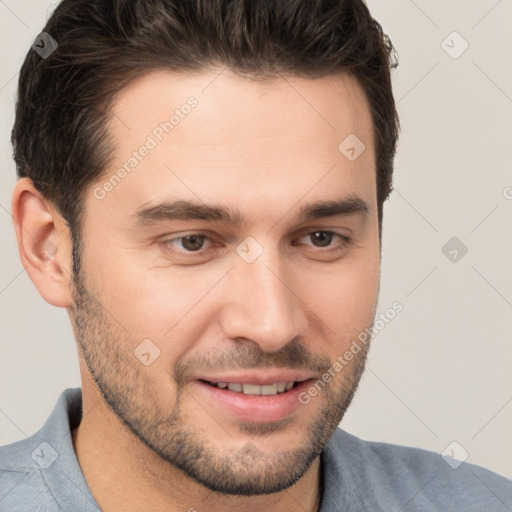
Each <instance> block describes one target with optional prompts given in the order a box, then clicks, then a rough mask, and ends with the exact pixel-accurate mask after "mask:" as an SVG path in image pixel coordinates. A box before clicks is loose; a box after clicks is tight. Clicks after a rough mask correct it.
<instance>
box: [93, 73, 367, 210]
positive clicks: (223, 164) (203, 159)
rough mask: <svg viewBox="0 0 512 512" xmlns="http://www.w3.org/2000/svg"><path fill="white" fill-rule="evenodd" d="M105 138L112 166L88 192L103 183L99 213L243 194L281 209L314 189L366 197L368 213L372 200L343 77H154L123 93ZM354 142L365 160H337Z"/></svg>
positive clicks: (352, 100) (353, 94)
mask: <svg viewBox="0 0 512 512" xmlns="http://www.w3.org/2000/svg"><path fill="white" fill-rule="evenodd" d="M109 129H110V132H111V134H112V135H113V137H114V140H115V143H116V146H117V147H116V152H115V162H114V164H113V165H112V166H111V167H110V168H109V169H108V170H107V172H106V173H105V174H104V176H102V177H101V179H100V180H98V182H97V183H96V185H98V184H99V185H100V186H103V185H104V184H105V183H107V182H108V181H110V182H111V185H109V186H108V187H107V188H108V195H107V196H106V200H105V201H104V202H103V204H102V206H103V207H105V206H106V204H109V205H111V208H116V211H120V212H123V209H126V211H125V212H124V213H125V214H127V215H128V214H131V213H133V209H134V208H138V207H140V205H142V204H147V203H150V202H152V201H158V200H159V199H160V200H161V199H164V198H165V197H166V196H168V195H169V194H172V195H173V196H174V197H176V196H180V197H187V198H190V199H195V200H197V199H200V200H201V201H205V202H208V201H210V202H219V198H220V199H221V200H223V201H225V202H228V203H229V202H230V201H231V202H237V201H238V202H239V201H240V193H241V192H243V196H244V198H245V199H246V200H247V201H248V202H249V203H250V202H251V201H259V202H260V204H261V205H263V202H261V201H262V200H264V199H265V198H266V199H274V200H275V199H278V200H279V201H281V202H283V203H288V207H289V202H290V201H293V202H296V201H297V200H298V199H299V197H298V194H303V193H305V192H306V191H307V190H308V189H313V188H314V189H315V190H316V191H318V193H319V194H323V195H325V194H326V193H328V192H329V191H332V192H333V193H335V195H336V197H339V196H340V195H343V193H345V194H352V193H354V192H355V193H358V195H359V196H364V195H365V194H366V200H367V202H369V203H370V202H372V199H373V197H372V196H374V195H375V194H374V188H375V161H374V160H375V154H374V142H373V129H372V121H371V114H370V110H369V105H368V102H367V99H366V96H365V94H364V91H363V90H362V88H361V87H360V86H359V84H358V83H357V81H356V79H355V78H353V77H351V76H349V75H346V74H336V75H329V76H325V77H322V78H315V79H306V78H298V77H291V76H284V75H283V76H278V77H276V78H273V79H266V80H255V79H248V78H242V77H240V76H237V75H235V74H233V73H231V72H229V71H227V70H219V69H215V70H205V71H201V72H187V73H171V72H168V71H159V72H152V73H150V74H147V75H145V76H143V77H141V78H139V79H137V80H135V81H134V82H132V83H131V84H130V85H128V86H127V87H126V88H125V89H123V90H122V91H121V93H120V94H119V95H118V97H117V99H116V101H115V103H114V105H113V108H112V116H111V120H110V123H109ZM346 140H348V141H349V142H348V143H344V141H346ZM354 141H355V144H356V150H357V151H360V150H361V148H364V152H363V153H362V154H361V156H360V157H359V158H357V159H356V160H351V159H349V158H347V154H344V153H343V151H344V150H346V149H347V148H346V147H345V146H347V145H348V146H354ZM357 145H359V146H357ZM349 149H350V148H349ZM349 156H350V154H349ZM121 169H124V170H123V171H121V172H119V171H120V170H121ZM333 169H334V170H333ZM331 170H333V172H330V171H331ZM111 178H114V179H111ZM313 193H314V191H313ZM107 199H108V200H107ZM128 203H129V204H128ZM129 208H130V209H131V211H128V209H129Z"/></svg>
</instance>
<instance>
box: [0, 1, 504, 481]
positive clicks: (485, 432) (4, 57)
mask: <svg viewBox="0 0 512 512" xmlns="http://www.w3.org/2000/svg"><path fill="white" fill-rule="evenodd" d="M56 3H57V2H48V1H41V0H20V1H17V2H14V0H5V1H2V2H0V20H1V21H0V23H1V25H0V26H1V30H0V39H1V43H2V44H1V45H0V55H1V66H0V109H1V116H0V155H1V163H2V174H1V181H0V230H1V236H0V251H1V255H2V260H1V261H2V264H1V266H0V311H1V333H0V335H1V340H2V341H1V344H0V445H2V444H7V443H9V442H13V441H16V440H18V439H22V438H23V437H25V436H28V435H31V434H32V433H34V432H35V431H36V430H37V429H38V428H39V427H40V426H41V425H42V424H43V423H44V421H45V420H46V418H47V417H48V415H49V413H50V412H51V410H52V409H53V407H54V405H55V402H56V400H57V398H58V396H59V394H60V393H61V391H62V390H64V389H65V388H67V387H74V386H79V385H80V375H79V371H78V357H77V353H76V348H75V343H74V340H73V335H72V331H71V327H70V324H69V320H68V317H67V315H66V312H65V311H64V310H59V309H56V308H54V307H52V306H50V305H48V304H47V303H45V302H44V301H43V299H42V298H41V297H40V296H39V294H38V293H37V291H36V289H35V288H34V286H33V285H32V283H31V281H30V279H29V278H28V276H27V274H26V272H25V271H24V269H23V267H22V265H21V262H20V260H19V256H18V252H17V248H16V241H15V236H14V230H13V227H12V219H11V216H10V213H9V212H10V196H11V192H12V188H13V185H14V182H15V179H16V178H15V174H16V173H15V166H14V162H13V160H12V148H11V145H10V132H11V129H12V124H13V119H14V97H15V90H16V86H17V73H18V71H19V68H20V66H21V63H22V61H23V59H24V57H25V55H26V53H27V51H28V49H29V48H30V46H31V44H32V42H33V40H34V39H35V37H36V36H37V35H38V34H39V32H41V29H42V27H43V25H44V23H45V20H46V18H47V16H48V15H49V13H50V12H51V10H52V6H54V5H56ZM369 6H370V9H371V10H372V12H373V15H374V16H375V17H376V18H377V20H379V21H380V22H381V24H382V25H383V28H384V30H385V31H386V32H387V33H388V34H389V36H390V37H391V39H392V41H393V43H394V45H395V47H396V48H397V50H398V53H399V60H400V65H399V67H398V69H397V70H395V71H393V80H394V91H395V97H396V100H397V105H398V110H399V114H400V118H401V124H402V132H401V139H400V144H399V147H398V154H397V159H396V168H395V178H394V187H395V190H394V192H393V193H392V195H391V198H390V200H389V201H388V202H386V205H385V210H384V229H383V255H382V279H381V293H380V301H379V312H378V315H379V314H380V313H383V312H384V311H386V310H387V309H388V308H389V307H390V306H391V304H393V303H394V302H395V301H399V302H400V303H401V304H402V305H403V311H402V312H400V313H399V314H398V315H396V317H395V318H394V319H393V320H392V321H390V322H389V323H388V324H386V325H385V327H384V328H383V329H382V330H381V331H380V332H379V333H378V334H377V336H376V337H375V339H374V341H373V347H372V349H371V351H370V357H369V361H368V367H367V371H366V373H365V375H364V377H363V380H362V382H361V385H360V388H359V391H358V393H357V395H356V398H355V400H354V402H353V404H352V406H351V408H350V410H349V412H348V413H347V415H346V417H345V418H344V420H343V422H342V426H343V428H345V429H346V430H348V431H350V432H352V433H355V434H356V435H358V436H360V437H362V438H365V439H370V440H380V441H386V442H391V443H396V444H403V445H409V446H418V447H423V448H426V449H429V450H433V451H436V452H439V453H441V452H443V450H444V449H445V448H446V447H447V446H448V445H450V443H452V442H453V441H456V442H457V443H459V445H460V446H461V447H462V449H463V450H466V451H467V452H468V454H469V455H468V460H469V461H470V462H473V463H476V464H480V465H483V466H485V467H488V468H490V469H492V470H494V471H496V472H499V473H501V474H504V475H505V476H507V477H508V478H511V477H512V440H511V439H512V437H511V436H510V432H511V431H512V385H511V384H512V379H511V377H510V368H511V367H512V343H511V334H510V333H511V331H512V265H511V262H512V241H511V240H512V238H511V234H512V229H511V228H512V223H511V219H512V173H511V161H512V149H511V148H512V139H511V136H512V129H511V128H512V99H511V98H512V66H511V64H510V63H511V61H512V55H511V53H512V3H511V2H510V1H496V0H485V1H484V0H480V1H478V2H476V1H462V0H457V1H450V2H445V1H441V0H429V1H427V0H421V1H420V0H416V1H414V2H413V1H412V0H387V1H385V2H382V1H380V2H379V1H377V0H371V1H370V2H369ZM454 31H456V32H458V33H459V34H460V36H461V37H462V38H463V39H461V37H459V36H457V35H453V34H452V33H453V32H454ZM464 40H465V41H467V43H468V45H469V46H468V48H467V50H466V51H465V52H464V53H462V55H460V56H458V57H457V58H453V57H454V56H456V55H457V53H459V51H460V50H461V49H462V48H463V45H464ZM443 41H445V42H444V43H443ZM445 50H446V51H445ZM447 51H448V53H447ZM449 53H451V56H450V55H449ZM453 237H456V238H457V240H455V241H452V242H451V243H452V244H455V245H454V246H453V247H452V246H451V245H449V246H448V247H447V248H445V249H444V251H443V247H444V246H445V244H447V243H448V242H449V240H451V239H452V238H453ZM461 244H464V246H465V247H466V248H467V253H466V254H465V255H464V256H463V257H461V254H462V252H461V248H462V245H461ZM453 250H456V251H457V257H456V259H457V261H456V262H454V261H451V260H450V259H449V258H453V257H454V256H455V253H454V252H453ZM450 251H452V253H451V254H450ZM445 253H446V254H448V256H446V255H445ZM457 450H459V451H460V448H459V447H458V446H457V447H456V450H455V452H457ZM440 456H441V455H440Z"/></svg>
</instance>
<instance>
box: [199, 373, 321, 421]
mask: <svg viewBox="0 0 512 512" xmlns="http://www.w3.org/2000/svg"><path fill="white" fill-rule="evenodd" d="M310 380H311V379H310ZM310 380H305V381H302V382H299V383H298V384H296V385H295V387H294V388H292V389H290V390H289V391H286V392H285V393H279V394H277V395H246V394H244V393H237V392H236V391H230V390H228V389H221V388H218V387H216V386H211V385H210V384H206V383H205V382H203V381H199V380H197V381H194V382H195V384H196V385H197V387H198V390H199V392H200V393H201V394H204V395H206V397H207V399H208V402H207V403H211V402H212V401H213V403H214V404H216V405H219V406H220V407H221V408H223V409H224V410H226V411H228V412H229V413H231V414H233V415H235V416H237V417H238V418H239V419H242V420H246V421H251V422H254V423H270V422H274V421H280V420H283V419H285V418H287V417H288V416H290V415H291V414H292V413H293V412H294V411H296V410H297V409H298V408H299V407H300V406H301V405H302V404H301V403H300V402H299V394H300V393H301V392H302V391H304V390H306V389H307V388H308V386H309V385H310Z"/></svg>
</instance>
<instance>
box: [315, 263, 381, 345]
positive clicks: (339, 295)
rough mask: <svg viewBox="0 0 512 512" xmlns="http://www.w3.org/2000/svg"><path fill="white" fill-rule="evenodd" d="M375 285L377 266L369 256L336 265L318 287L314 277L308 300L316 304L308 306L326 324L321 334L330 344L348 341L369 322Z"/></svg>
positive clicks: (372, 310) (372, 314) (374, 303)
mask: <svg viewBox="0 0 512 512" xmlns="http://www.w3.org/2000/svg"><path fill="white" fill-rule="evenodd" d="M378 288H379V265H378V261H377V262H376V261H374V260H373V259H371V260H366V261H363V260H361V261H360V262H357V263H351V264H347V265H346V266H340V267H338V269H337V270H336V271H335V272H331V273H330V274H329V275H328V277H324V278H323V279H322V283H321V286H320V285H319V281H318V280H317V284H316V291H315V293H314V294H313V295H311V294H310V298H309V299H308V303H311V304H313V305H316V306H312V309H313V311H314V312H315V313H316V314H317V315H318V316H319V317H320V318H321V320H322V321H323V322H324V323H325V324H326V325H327V326H328V327H326V329H325V331H324V332H325V336H326V337H327V338H328V339H330V340H333V341H332V343H333V344H335V345H336V346H340V345H343V346H345V345H346V344H350V342H351V340H352V339H354V338H356V337H357V335H358V334H359V333H360V332H362V331H363V330H364V329H365V328H367V327H369V326H370V325H371V323H372V321H373V318H374V314H375V306H376V303H377V298H378ZM311 289H315V288H311Z"/></svg>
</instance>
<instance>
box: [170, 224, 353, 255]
mask: <svg viewBox="0 0 512 512" xmlns="http://www.w3.org/2000/svg"><path fill="white" fill-rule="evenodd" d="M315 233H326V234H331V235H334V236H335V237H338V238H339V239H340V241H341V243H339V244H335V245H332V246H331V245H329V246H327V247H326V248H324V247H316V248H317V249H319V250H320V251H321V252H323V253H325V252H331V251H336V250H340V249H342V248H344V247H345V246H346V245H348V244H349V243H350V242H351V240H352V239H351V238H350V237H348V236H346V235H342V234H341V233H336V232H335V231H328V230H322V229H317V230H315V231H310V232H309V233H306V234H305V235H303V236H301V237H299V238H298V239H297V240H300V239H301V238H304V237H306V236H309V235H313V234H315ZM189 236H198V237H205V239H206V240H209V241H212V238H211V237H209V236H208V235H207V234H206V233H203V232H199V231H198V232H193V233H189V234H186V235H180V236H177V237H174V238H170V239H169V240H164V241H163V244H164V246H166V247H169V246H171V245H172V244H171V242H176V241H180V240H182V239H183V238H187V237H189ZM294 242H295V240H294ZM293 245H298V244H295V243H294V244H293ZM307 245H310V244H307ZM312 247H315V246H312ZM206 250H207V249H203V248H201V249H199V250H197V251H188V250H186V249H184V250H176V249H171V250H170V251H171V252H177V253H179V254H180V255H184V254H186V255H191V256H193V255H198V254H204V252H205V251H206Z"/></svg>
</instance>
